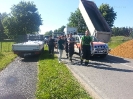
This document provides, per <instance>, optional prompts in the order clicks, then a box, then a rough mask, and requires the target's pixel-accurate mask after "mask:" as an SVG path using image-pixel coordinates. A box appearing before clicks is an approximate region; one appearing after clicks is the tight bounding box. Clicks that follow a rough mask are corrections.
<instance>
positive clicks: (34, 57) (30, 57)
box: [21, 56, 39, 62]
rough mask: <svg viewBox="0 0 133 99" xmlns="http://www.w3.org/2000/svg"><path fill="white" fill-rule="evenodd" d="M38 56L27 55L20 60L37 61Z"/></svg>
mask: <svg viewBox="0 0 133 99" xmlns="http://www.w3.org/2000/svg"><path fill="white" fill-rule="evenodd" d="M38 60H39V56H29V57H26V58H22V60H21V61H22V62H38Z"/></svg>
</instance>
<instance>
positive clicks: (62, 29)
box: [57, 25, 65, 32]
mask: <svg viewBox="0 0 133 99" xmlns="http://www.w3.org/2000/svg"><path fill="white" fill-rule="evenodd" d="M64 28H65V26H64V25H63V26H61V27H60V28H58V30H57V31H58V32H64Z"/></svg>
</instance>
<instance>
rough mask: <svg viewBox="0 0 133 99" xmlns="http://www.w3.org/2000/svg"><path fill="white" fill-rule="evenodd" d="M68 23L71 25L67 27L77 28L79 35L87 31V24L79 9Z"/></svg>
mask: <svg viewBox="0 0 133 99" xmlns="http://www.w3.org/2000/svg"><path fill="white" fill-rule="evenodd" d="M68 21H69V23H68V24H67V25H68V26H70V27H77V28H78V32H79V33H82V32H84V31H85V30H86V29H87V26H86V23H85V21H84V19H83V17H82V15H81V13H80V10H79V9H77V10H76V11H75V12H72V13H71V15H70V17H69V19H68Z"/></svg>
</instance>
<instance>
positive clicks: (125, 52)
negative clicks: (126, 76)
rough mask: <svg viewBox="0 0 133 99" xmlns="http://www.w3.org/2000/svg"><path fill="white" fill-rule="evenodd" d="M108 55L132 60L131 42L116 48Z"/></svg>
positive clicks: (132, 45)
mask: <svg viewBox="0 0 133 99" xmlns="http://www.w3.org/2000/svg"><path fill="white" fill-rule="evenodd" d="M110 54H112V55H114V56H120V57H124V58H131V59H133V40H130V41H127V42H125V43H123V44H121V45H119V46H118V47H116V48H114V49H112V50H111V51H110Z"/></svg>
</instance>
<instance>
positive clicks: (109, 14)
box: [99, 4, 117, 27]
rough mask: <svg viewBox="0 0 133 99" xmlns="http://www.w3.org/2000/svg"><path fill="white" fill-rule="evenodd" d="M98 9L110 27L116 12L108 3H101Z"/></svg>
mask: <svg viewBox="0 0 133 99" xmlns="http://www.w3.org/2000/svg"><path fill="white" fill-rule="evenodd" d="M99 10H100V12H101V14H102V15H103V17H104V18H105V20H106V21H107V23H108V24H109V26H110V27H112V26H113V24H114V21H115V19H116V16H117V15H116V12H114V8H113V7H110V6H109V4H101V6H100V7H99Z"/></svg>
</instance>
